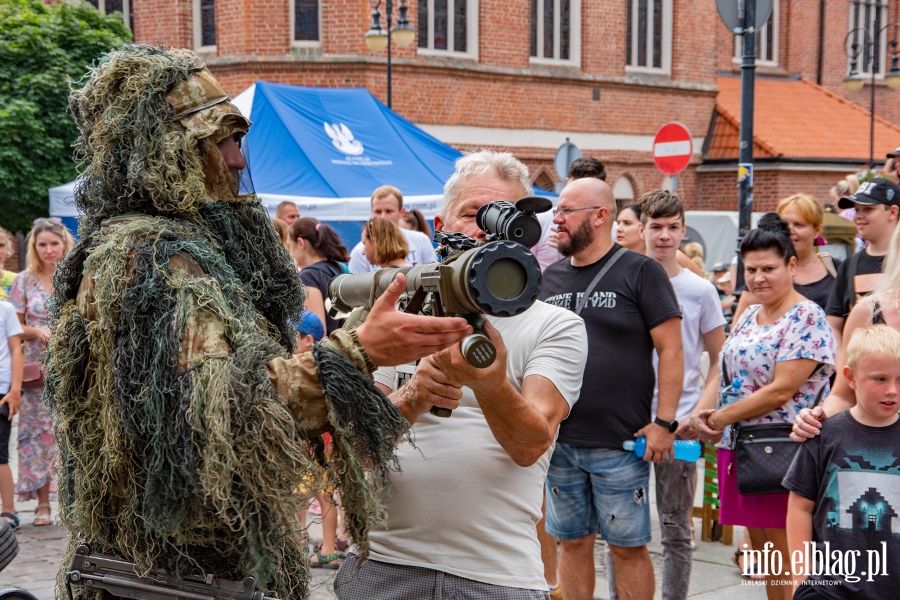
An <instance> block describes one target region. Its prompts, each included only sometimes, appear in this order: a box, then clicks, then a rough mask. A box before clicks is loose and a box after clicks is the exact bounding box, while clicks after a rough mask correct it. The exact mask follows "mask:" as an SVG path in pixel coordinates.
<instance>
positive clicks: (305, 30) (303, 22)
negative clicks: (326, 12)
mask: <svg viewBox="0 0 900 600" xmlns="http://www.w3.org/2000/svg"><path fill="white" fill-rule="evenodd" d="M290 4H291V44H292V45H294V46H300V47H303V46H306V47H318V46H320V45H321V40H322V37H321V30H320V24H321V22H322V13H321V12H320V10H321V6H320V2H319V0H290Z"/></svg>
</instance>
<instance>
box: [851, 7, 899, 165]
mask: <svg viewBox="0 0 900 600" xmlns="http://www.w3.org/2000/svg"><path fill="white" fill-rule="evenodd" d="M853 3H854V4H855V5H856V8H857V11H860V10H861V6H865V7H866V8H868V9H872V10H874V11H875V14H874V21H873V24H872V31H869V30H868V29H867V28H865V27H857V28H855V29H851V30H850V33H848V34H847V37H846V38H845V39H844V46H845V48H846V52H847V57H848V58H849V59H850V73H849V74H848V75H847V78H846V79H844V86H845V87H846V88H847V90H848V91H851V92H858V91H860V90H861V89H862V88H863V83H864V82H865V80H864V79H863V77H862V75H860V72H859V70H858V69H857V66H858V62H859V59H860V55H862V61H861V62H862V70H863V71H864V72H865V70H866V69H869V72H870V73H871V81H870V82H869V83H870V87H871V90H870V93H871V95H870V99H869V113H870V115H869V117H870V118H869V165H870V166H871V165H872V164H873V163H874V161H875V74H876V72H877V71H878V68H879V66H880V63H879V60H880V59H881V44H880V43H879V42H880V40H881V34H882V33H884V32H885V31H886V30H887V29H889V28H891V27H895V28H900V23H888V24H887V25H884V26H882V25H881V9H882V8H884V7H885V6H887V0H853ZM851 38H852V42H853V43H852V44H850V42H851ZM860 38H862V40H861V41H860ZM848 44H849V45H848ZM887 46H888V48H889V50H888V52H890V54H891V70H890V71H888V72H887V74H885V76H884V81H885V83H886V84H887V86H888V87H889V88H892V89H896V88H900V64H898V63H900V58H898V54H900V42H898V41H897V38H896V37H895V38H894V39H892V40H891V41H889V42H888V43H887Z"/></svg>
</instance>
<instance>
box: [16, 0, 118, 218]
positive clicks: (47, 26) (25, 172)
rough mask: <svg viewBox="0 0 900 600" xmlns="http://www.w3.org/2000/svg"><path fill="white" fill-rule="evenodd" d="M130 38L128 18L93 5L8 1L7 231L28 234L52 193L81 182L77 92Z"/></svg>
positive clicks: (34, 0)
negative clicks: (75, 154)
mask: <svg viewBox="0 0 900 600" xmlns="http://www.w3.org/2000/svg"><path fill="white" fill-rule="evenodd" d="M130 40H131V32H130V31H129V30H128V28H127V27H125V25H124V23H123V21H122V16H121V15H119V14H113V15H103V14H101V13H100V12H98V11H97V10H96V9H95V8H94V7H92V6H91V5H89V4H88V3H86V2H84V3H80V4H78V5H72V4H69V3H67V2H60V3H57V4H53V5H50V6H45V5H44V4H43V3H41V2H40V1H39V0H0V226H3V227H5V228H6V229H8V230H10V231H27V230H28V229H29V228H30V227H31V222H32V220H34V219H35V218H37V217H41V216H46V215H47V202H48V198H47V189H48V188H50V187H53V186H55V185H61V184H63V183H66V182H68V181H71V180H72V179H74V178H75V176H76V174H77V173H76V169H75V163H74V162H73V161H72V142H74V141H75V138H76V137H77V136H78V129H77V127H76V126H75V121H74V120H73V119H72V117H71V115H69V112H68V97H69V91H70V90H71V89H72V87H77V86H79V85H80V81H81V79H82V77H83V76H84V75H85V73H87V71H88V69H89V68H90V66H91V64H92V63H93V62H94V61H95V60H96V59H98V58H100V56H101V55H102V54H104V53H105V52H107V51H109V50H111V49H113V48H116V47H118V46H121V45H122V44H125V43H127V42H129V41H130Z"/></svg>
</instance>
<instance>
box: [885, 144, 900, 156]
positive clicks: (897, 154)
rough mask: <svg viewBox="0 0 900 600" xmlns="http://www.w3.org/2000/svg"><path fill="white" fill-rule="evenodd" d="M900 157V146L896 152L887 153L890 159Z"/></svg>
mask: <svg viewBox="0 0 900 600" xmlns="http://www.w3.org/2000/svg"><path fill="white" fill-rule="evenodd" d="M898 156H900V146H898V147H897V149H896V150H894V151H893V152H888V153H887V157H888V158H897V157H898Z"/></svg>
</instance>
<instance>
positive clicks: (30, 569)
mask: <svg viewBox="0 0 900 600" xmlns="http://www.w3.org/2000/svg"><path fill="white" fill-rule="evenodd" d="M15 436H16V429H15V427H14V428H13V431H12V435H11V439H13V440H15V439H16V438H15ZM14 445H15V444H14V442H13V443H12V444H10V446H11V447H10V450H11V452H10V467H12V469H13V473H16V464H15V463H16V456H15V452H14V451H13V448H14ZM651 473H652V471H651ZM651 478H652V475H651ZM653 487H654V484H653V481H652V479H651V484H650V488H651V489H653ZM655 497H656V495H655V494H651V508H650V514H651V515H652V518H653V541H652V542H651V543H650V544H649V545H648V548H649V550H650V558H651V560H652V561H653V569H654V571H655V574H656V590H657V591H656V596H655V598H656V599H659V598H661V595H660V591H659V588H660V584H659V582H660V578H661V575H662V546H661V545H660V543H659V525H658V523H657V517H656V502H655ZM701 497H702V496H701V494H699V493H698V497H697V501H696V502H695V504H697V505H699V504H700V503H701ZM36 505H37V501H36V500H33V501H31V502H20V503H17V505H16V509H17V510H18V512H19V517H20V518H21V519H22V526H21V527H20V528H19V530H18V532H17V537H18V540H19V554H18V556H17V557H16V558H15V560H13V562H12V563H11V564H10V565H9V566H8V567H7V568H6V569H4V570H3V571H0V589H6V588H22V589H26V590H28V591H29V592H31V593H32V594H34V595H35V596H37V597H38V600H52V599H53V598H54V596H55V594H54V585H55V578H56V572H57V570H58V569H59V565H60V563H61V561H62V556H63V549H64V548H65V544H66V539H67V533H66V531H65V529H64V528H63V527H61V526H60V525H58V524H56V523H54V524H53V525H50V526H47V527H35V526H34V525H32V524H31V522H32V520H33V519H34V508H35V506H36ZM56 512H57V511H56V505H54V506H53V515H54V517H55V516H56ZM309 518H310V522H309V526H308V531H309V536H310V540H311V543H313V544H315V543H318V542H319V541H321V538H322V528H321V526H320V523H319V521H318V519H317V518H315V517H312V516H310V517H309ZM694 525H695V533H696V535H697V539H699V537H700V521H699V520H697V519H695V520H694ZM742 533H743V530H742V529H741V528H735V532H734V540H735V546H737V544H738V542H739V540H740V538H741V535H742ZM733 551H734V548H727V547H725V546H723V545H722V544H719V543H706V542H697V549H696V551H695V552H694V564H693V570H692V573H691V587H690V592H689V594H688V596H689V597H690V598H691V599H692V600H732V599H740V600H764V599H765V598H766V592H765V587H764V586H761V585H758V583H757V582H753V584H752V585H751V583H750V582H747V581H743V580H742V579H741V576H740V574H739V573H738V571H737V569H736V568H735V567H734V565H733V564H732V563H731V560H730V556H731V552H733ZM594 562H595V565H596V568H597V583H596V587H595V589H594V597H595V599H597V600H605V599H607V598H609V591H608V588H607V581H606V566H605V561H604V543H603V541H601V540H598V541H597V543H596V545H595V552H594ZM334 575H335V571H333V570H327V569H312V582H311V583H310V592H311V593H310V599H311V600H335V595H334V588H333V585H332V582H333V581H334Z"/></svg>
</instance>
